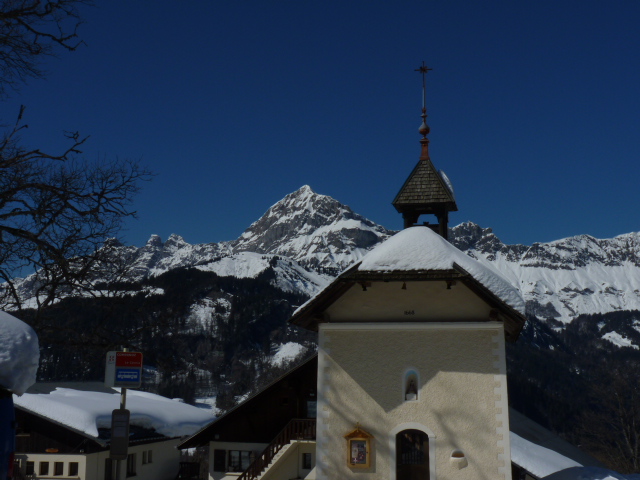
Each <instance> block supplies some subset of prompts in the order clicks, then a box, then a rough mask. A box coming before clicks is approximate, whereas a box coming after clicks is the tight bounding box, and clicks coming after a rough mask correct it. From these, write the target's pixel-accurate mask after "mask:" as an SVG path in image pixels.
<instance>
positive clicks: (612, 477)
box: [545, 467, 640, 480]
mask: <svg viewBox="0 0 640 480" xmlns="http://www.w3.org/2000/svg"><path fill="white" fill-rule="evenodd" d="M639 479H640V475H639V474H637V473H632V474H627V475H623V474H621V473H618V472H614V471H613V470H609V469H607V468H598V467H572V468H567V469H565V470H560V471H559V472H556V473H554V474H552V475H549V476H548V477H546V478H545V480H639Z"/></svg>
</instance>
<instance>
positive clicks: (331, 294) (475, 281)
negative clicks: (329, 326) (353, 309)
mask: <svg viewBox="0 0 640 480" xmlns="http://www.w3.org/2000/svg"><path fill="white" fill-rule="evenodd" d="M438 279H439V280H447V279H450V280H455V279H459V280H461V281H462V282H464V283H466V284H467V285H468V286H469V288H472V289H473V290H474V291H475V292H476V293H477V294H478V295H479V296H482V297H483V298H485V300H487V301H488V302H489V303H490V304H491V305H492V306H493V307H492V308H497V309H498V310H499V311H501V312H502V313H504V314H505V318H506V319H508V322H509V327H508V328H506V329H505V334H506V336H507V339H509V340H516V339H517V338H518V335H519V333H520V330H521V329H522V327H523V325H524V322H525V317H524V312H525V303H524V300H523V298H522V295H521V294H520V292H519V290H518V289H517V288H516V287H515V286H514V285H513V284H511V283H510V282H509V281H508V280H506V279H505V278H504V277H503V276H502V275H501V274H500V273H498V272H497V271H496V270H494V269H493V268H492V267H491V266H487V265H483V264H481V263H479V262H477V261H476V260H474V259H473V258H471V257H469V256H468V255H466V254H465V253H463V252H461V251H460V250H458V249H457V248H456V247H454V246H453V245H451V244H450V243H449V242H448V241H447V240H446V239H444V238H443V237H441V236H440V235H438V234H437V233H435V232H434V231H432V230H431V229H430V228H428V227H422V226H415V227H410V228H406V229H404V230H401V231H400V232H398V233H396V234H395V235H394V236H393V237H391V238H389V239H387V240H386V241H385V242H383V243H382V244H380V245H378V246H377V247H375V248H374V249H373V250H371V251H370V252H369V253H368V254H367V255H365V256H364V258H363V259H362V261H361V262H360V263H357V264H355V265H354V266H352V267H351V268H349V269H347V270H345V271H344V272H343V273H342V274H340V275H339V276H338V277H337V278H336V279H335V280H334V281H333V282H332V283H331V284H329V285H327V286H326V287H325V288H324V289H323V290H321V291H320V292H319V293H318V294H316V295H315V296H314V297H313V298H311V299H310V300H309V301H307V302H306V303H305V304H304V305H302V306H300V307H299V308H298V309H297V310H296V311H295V312H294V314H293V316H292V317H291V319H290V322H291V323H293V324H295V325H298V326H301V327H303V328H308V329H311V330H316V329H317V324H318V321H321V318H322V311H324V309H326V308H328V306H329V305H331V304H332V303H333V302H334V301H336V300H337V299H338V298H339V297H340V296H342V295H343V294H344V293H345V292H346V291H347V290H349V289H350V288H351V286H352V285H353V284H354V283H362V282H368V281H391V280H398V281H408V280H438ZM506 325H507V324H506V323H505V326H506Z"/></svg>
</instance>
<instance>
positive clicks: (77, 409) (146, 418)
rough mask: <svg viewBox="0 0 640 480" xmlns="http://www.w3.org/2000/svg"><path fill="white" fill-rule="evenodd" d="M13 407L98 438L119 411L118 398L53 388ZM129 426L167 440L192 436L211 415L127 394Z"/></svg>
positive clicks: (147, 395)
mask: <svg viewBox="0 0 640 480" xmlns="http://www.w3.org/2000/svg"><path fill="white" fill-rule="evenodd" d="M14 400H15V403H16V405H17V406H20V407H22V408H24V409H26V410H29V411H31V412H34V413H37V414H39V415H41V416H43V417H46V418H50V419H51V420H54V421H56V422H59V423H62V424H64V425H67V426H69V427H71V428H74V429H76V430H79V431H81V432H84V433H86V434H87V435H90V436H92V437H96V438H97V437H98V428H109V427H110V426H111V412H112V411H113V410H114V409H116V408H120V394H119V393H117V392H114V393H103V392H87V391H82V390H74V389H70V388H56V389H55V390H54V391H52V392H51V393H47V394H44V393H38V394H31V393H25V394H24V395H23V396H22V397H20V398H15V399H14ZM126 407H127V410H129V411H130V412H131V425H137V426H140V427H145V428H153V429H154V430H155V431H156V432H158V433H160V434H162V435H165V436H167V437H180V436H183V435H191V434H192V433H194V432H196V431H197V430H199V429H200V428H202V427H203V426H204V425H206V424H207V423H209V422H211V421H212V420H214V417H213V414H212V411H211V410H209V409H202V408H197V407H194V406H192V405H188V404H185V403H181V402H178V401H175V400H170V399H168V398H165V397H161V396H159V395H155V394H153V393H148V392H138V391H136V390H127V404H126Z"/></svg>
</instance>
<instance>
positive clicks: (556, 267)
mask: <svg viewBox="0 0 640 480" xmlns="http://www.w3.org/2000/svg"><path fill="white" fill-rule="evenodd" d="M394 233H395V232H394V231H392V230H388V229H386V228H384V227H383V226H381V225H377V224H376V223H374V222H372V221H370V220H368V219H366V218H364V217H363V216H361V215H358V214H357V213H355V212H353V211H352V210H351V209H350V208H349V207H348V206H346V205H343V204H341V203H340V202H338V201H337V200H335V199H333V198H331V197H329V196H325V195H320V194H317V193H315V192H314V191H313V190H312V189H311V188H310V187H309V186H307V185H305V186H303V187H302V188H300V189H299V190H297V191H295V192H293V193H291V194H289V195H287V196H286V197H284V198H283V199H282V200H280V201H279V202H277V203H276V204H275V205H273V206H272V207H271V208H269V209H268V210H267V211H266V213H265V214H264V215H263V216H262V217H261V218H260V219H259V220H257V221H256V222H254V223H253V224H252V225H251V226H250V227H249V228H248V229H247V230H246V231H245V232H244V233H243V234H242V235H241V236H240V237H239V238H238V239H236V240H233V241H227V242H220V243H206V244H197V245H191V244H189V243H187V242H185V241H184V239H183V238H182V237H180V236H179V235H175V234H174V235H171V236H170V237H169V238H168V239H167V240H166V241H164V242H163V241H162V240H161V239H160V238H159V237H158V236H157V235H152V236H151V238H150V239H149V241H148V242H147V243H146V245H144V246H142V247H140V248H137V247H132V246H117V247H116V252H117V255H118V256H120V257H126V258H127V259H128V263H129V265H130V267H129V271H128V273H127V275H126V277H125V278H126V280H127V281H129V282H140V281H143V280H144V279H147V278H150V277H156V276H159V275H161V274H163V273H166V272H168V271H170V270H173V269H177V268H196V269H198V270H201V271H208V272H214V273H215V274H217V275H218V276H222V277H235V278H255V277H256V276H257V275H259V274H261V273H263V272H265V271H267V270H270V271H272V272H273V275H274V278H273V280H272V284H273V285H275V286H277V287H278V288H280V289H282V290H284V291H287V292H293V293H300V294H302V295H305V296H311V295H313V294H314V293H316V292H317V291H318V290H319V289H320V288H322V287H323V286H324V285H325V284H326V283H327V282H328V281H330V280H331V278H333V277H334V276H335V275H337V274H338V273H339V272H340V271H342V270H344V269H345V268H346V267H348V266H349V265H351V264H353V263H354V262H357V261H358V260H360V259H361V258H362V256H363V255H365V254H366V252H367V251H369V250H370V249H371V248H373V247H374V246H375V245H377V244H379V243H380V242H382V241H384V240H385V239H386V238H388V237H389V236H391V235H393V234H394ZM449 238H450V242H451V243H452V244H453V245H455V246H456V247H457V248H459V249H460V250H462V251H463V252H465V253H466V254H467V255H469V256H471V257H472V258H475V259H476V260H478V261H480V262H481V263H483V264H485V265H488V266H490V267H491V268H494V269H495V270H497V271H498V272H500V273H501V274H502V275H503V276H504V277H506V278H507V279H508V280H509V281H510V282H511V283H512V284H513V285H515V286H517V287H518V288H519V289H520V291H521V293H522V295H523V297H524V299H525V301H526V304H527V313H528V315H530V316H535V317H537V318H538V319H540V320H542V321H545V322H547V323H549V324H550V325H551V326H552V327H554V328H556V329H562V328H564V327H565V326H566V325H567V324H569V323H571V322H572V321H573V320H575V319H576V318H577V317H579V316H580V315H593V314H607V313H611V312H619V311H637V310H640V233H628V234H624V235H620V236H617V237H615V238H611V239H596V238H594V237H591V236H589V235H579V236H575V237H569V238H565V239H561V240H556V241H553V242H548V243H534V244H533V245H531V246H527V245H506V244H504V243H503V242H501V241H500V239H499V238H498V237H497V236H496V235H495V234H494V233H493V231H492V230H491V229H490V228H483V227H480V226H478V225H476V224H474V223H472V222H465V223H462V224H460V225H457V226H454V227H453V228H451V229H450V236H449ZM637 330H638V331H639V332H640V327H638V329H637ZM627 333H628V332H604V333H603V337H604V338H605V339H607V340H609V341H611V342H614V343H616V344H618V345H620V346H632V347H634V348H638V345H640V339H638V341H633V340H632V339H630V338H627V337H628V335H627Z"/></svg>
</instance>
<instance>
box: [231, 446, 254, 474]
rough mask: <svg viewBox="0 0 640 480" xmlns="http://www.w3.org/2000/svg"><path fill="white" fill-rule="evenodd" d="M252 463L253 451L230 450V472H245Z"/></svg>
mask: <svg viewBox="0 0 640 480" xmlns="http://www.w3.org/2000/svg"><path fill="white" fill-rule="evenodd" d="M249 465H251V452H246V451H244V450H229V468H228V469H227V470H228V471H229V472H244V471H245V470H246V469H247V468H249Z"/></svg>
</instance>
